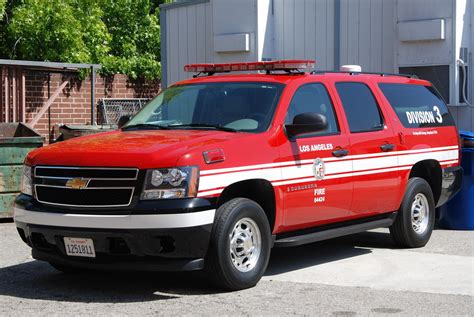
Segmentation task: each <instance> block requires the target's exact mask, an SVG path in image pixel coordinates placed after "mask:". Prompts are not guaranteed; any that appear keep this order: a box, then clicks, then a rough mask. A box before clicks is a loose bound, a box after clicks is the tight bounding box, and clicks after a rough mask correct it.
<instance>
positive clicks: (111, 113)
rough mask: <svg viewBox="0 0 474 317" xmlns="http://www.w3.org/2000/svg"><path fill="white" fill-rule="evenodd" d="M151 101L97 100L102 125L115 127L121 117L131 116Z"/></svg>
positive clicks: (133, 99)
mask: <svg viewBox="0 0 474 317" xmlns="http://www.w3.org/2000/svg"><path fill="white" fill-rule="evenodd" d="M150 100H151V99H148V98H132V99H122V98H104V99H100V100H99V115H100V118H101V120H102V124H113V125H116V124H117V123H118V121H119V119H120V117H122V116H133V115H134V114H136V113H137V112H138V111H139V110H140V109H142V108H143V107H144V106H145V105H146V104H147V103H148V102H149V101H150Z"/></svg>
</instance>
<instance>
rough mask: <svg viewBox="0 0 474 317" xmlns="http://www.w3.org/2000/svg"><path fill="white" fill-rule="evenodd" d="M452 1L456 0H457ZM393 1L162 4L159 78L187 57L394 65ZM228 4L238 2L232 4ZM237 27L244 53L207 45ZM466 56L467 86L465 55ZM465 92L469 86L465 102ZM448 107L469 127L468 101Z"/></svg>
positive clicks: (177, 69)
mask: <svg viewBox="0 0 474 317" xmlns="http://www.w3.org/2000/svg"><path fill="white" fill-rule="evenodd" d="M400 1H402V0H400ZM404 1H412V0H404ZM413 1H417V5H416V6H414V8H419V7H421V8H424V7H427V8H429V7H430V4H433V3H438V2H432V1H431V0H413ZM438 1H440V2H439V3H440V4H442V2H443V0H438ZM455 1H457V3H464V2H463V1H465V0H455ZM420 2H421V6H420ZM397 3H398V2H397V0H265V1H261V0H245V1H241V2H237V0H208V1H206V0H194V1H188V2H182V3H179V4H178V5H175V6H172V7H168V8H167V9H166V10H163V11H165V12H166V19H165V25H164V28H165V30H164V31H165V37H166V41H165V46H166V47H165V50H166V52H165V54H166V63H165V70H164V72H165V74H166V76H165V83H166V84H171V83H174V82H176V81H178V80H181V79H184V78H187V77H188V75H189V74H186V73H184V71H183V66H184V65H185V64H187V63H194V62H198V63H205V62H219V61H231V60H232V61H234V60H235V61H238V60H241V61H248V60H254V59H256V58H260V59H265V60H266V59H299V58H302V59H315V60H316V61H317V68H318V69H324V70H334V69H337V68H338V67H339V65H343V64H359V65H361V66H362V69H363V70H364V71H372V72H396V71H397V64H398V59H397V55H396V54H397V47H398V46H397V45H398V43H399V41H398V36H397ZM400 3H404V2H400ZM425 3H426V4H425ZM466 3H468V5H469V6H470V8H468V9H467V10H466V11H465V12H469V13H470V17H469V15H467V16H464V17H463V20H464V21H465V23H464V27H465V29H466V28H467V29H469V31H468V32H470V38H469V42H470V44H468V46H470V52H471V54H472V51H473V47H474V45H473V44H474V32H472V26H471V25H470V24H469V23H467V22H466V21H468V20H469V18H470V19H471V21H474V10H472V9H471V8H474V0H467V2H466ZM235 5H239V7H238V10H237V9H236V8H235ZM267 7H268V8H267ZM338 7H339V8H340V10H339V11H338V10H337V8H338ZM438 7H439V8H440V10H441V9H442V6H438ZM229 8H233V9H232V10H230V9H229ZM431 9H432V11H433V10H435V8H431ZM236 10H237V11H238V12H237V11H236ZM232 11H236V12H237V13H236V12H232ZM237 15H239V16H240V17H239V16H237ZM242 16H244V17H245V19H244V18H242ZM216 17H218V18H216ZM262 21H263V22H262ZM262 23H263V24H265V25H262ZM466 25H467V26H466ZM338 31H339V32H338ZM242 32H245V33H249V34H250V36H251V41H250V46H251V50H250V51H249V52H232V53H217V52H215V51H214V43H213V39H214V36H215V35H219V34H231V33H242ZM262 34H263V35H262ZM337 52H339V54H337ZM470 63H471V64H470V65H472V66H471V67H469V71H470V73H471V74H470V79H471V92H473V91H474V80H472V79H473V75H472V74H473V70H474V67H473V66H474V65H473V63H472V57H471V60H470ZM473 99H474V98H472V93H471V102H472V101H473ZM451 110H452V112H453V115H454V116H455V118H456V121H457V122H458V124H459V126H460V128H462V129H469V130H474V109H473V108H469V107H451Z"/></svg>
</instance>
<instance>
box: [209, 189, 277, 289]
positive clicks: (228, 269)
mask: <svg viewBox="0 0 474 317" xmlns="http://www.w3.org/2000/svg"><path fill="white" fill-rule="evenodd" d="M271 239H272V238H271V231H270V226H269V224H268V219H267V216H266V215H265V212H264V211H263V209H262V207H260V205H258V204H257V203H256V202H254V201H252V200H250V199H247V198H235V199H232V200H230V201H228V202H226V203H225V204H223V205H222V206H221V207H219V209H218V210H217V212H216V217H215V221H214V226H213V229H212V234H211V240H210V245H209V251H208V255H207V258H206V271H207V273H208V275H210V278H211V279H212V280H213V281H214V283H215V284H216V285H217V286H219V287H221V288H224V289H226V290H230V291H235V290H241V289H245V288H249V287H253V286H255V285H256V284H257V283H258V281H259V280H260V279H261V278H262V275H263V273H264V272H265V270H266V268H267V265H268V260H269V258H270V249H271V246H272V245H271Z"/></svg>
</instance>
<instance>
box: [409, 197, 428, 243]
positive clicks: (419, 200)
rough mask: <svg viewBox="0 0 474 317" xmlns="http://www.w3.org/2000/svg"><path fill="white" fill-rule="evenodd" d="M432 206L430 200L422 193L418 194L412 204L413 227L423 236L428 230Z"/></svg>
mask: <svg viewBox="0 0 474 317" xmlns="http://www.w3.org/2000/svg"><path fill="white" fill-rule="evenodd" d="M429 220H430V206H429V204H428V198H426V196H425V195H424V194H422V193H418V194H416V196H415V198H414V199H413V202H412V204H411V225H412V227H413V230H414V231H415V232H416V233H418V234H423V233H424V232H425V231H426V229H427V228H428V223H429Z"/></svg>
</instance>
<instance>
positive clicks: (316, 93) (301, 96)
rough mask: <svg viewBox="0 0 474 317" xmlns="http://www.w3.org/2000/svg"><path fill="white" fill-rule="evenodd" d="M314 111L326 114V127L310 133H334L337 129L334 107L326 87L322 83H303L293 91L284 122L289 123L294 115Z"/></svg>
mask: <svg viewBox="0 0 474 317" xmlns="http://www.w3.org/2000/svg"><path fill="white" fill-rule="evenodd" d="M306 112H314V113H319V114H322V115H324V116H326V119H327V121H328V128H327V129H326V130H324V131H320V132H318V133H314V134H313V133H312V134H311V135H319V134H328V133H336V132H338V131H339V128H338V125H337V122H336V116H335V115H334V108H333V106H332V103H331V100H330V99H329V95H328V93H327V91H326V88H325V87H324V86H323V85H322V84H308V85H304V86H302V87H300V88H298V90H297V91H296V92H295V94H294V95H293V98H292V99H291V103H290V105H289V107H288V113H287V115H286V118H285V123H287V124H291V123H292V122H293V119H294V117H295V116H296V115H299V114H302V113H306Z"/></svg>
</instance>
